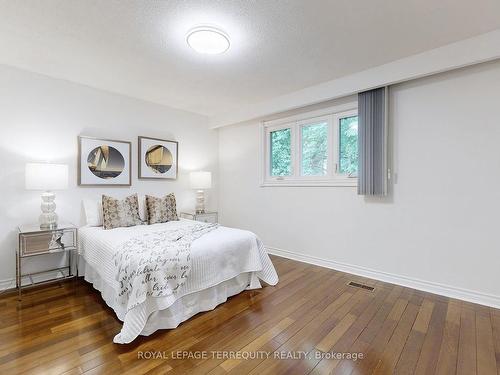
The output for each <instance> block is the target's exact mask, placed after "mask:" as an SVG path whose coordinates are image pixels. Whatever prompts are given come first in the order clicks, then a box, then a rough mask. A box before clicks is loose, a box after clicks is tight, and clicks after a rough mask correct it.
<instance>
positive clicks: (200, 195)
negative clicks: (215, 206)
mask: <svg viewBox="0 0 500 375" xmlns="http://www.w3.org/2000/svg"><path fill="white" fill-rule="evenodd" d="M189 179H190V181H191V188H192V189H196V213H197V214H203V213H205V192H204V189H210V188H211V187H212V172H203V171H199V172H191V173H190V174H189Z"/></svg>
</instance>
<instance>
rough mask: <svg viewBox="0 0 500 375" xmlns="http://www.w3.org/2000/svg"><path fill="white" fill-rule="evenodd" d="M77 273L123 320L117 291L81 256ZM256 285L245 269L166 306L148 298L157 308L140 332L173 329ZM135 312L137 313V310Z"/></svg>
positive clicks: (125, 339)
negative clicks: (230, 277) (99, 293)
mask: <svg viewBox="0 0 500 375" xmlns="http://www.w3.org/2000/svg"><path fill="white" fill-rule="evenodd" d="M78 273H79V275H80V276H82V275H83V277H84V279H85V281H87V282H89V283H91V284H92V285H93V287H94V288H95V289H97V290H98V291H99V292H101V295H102V298H103V299H104V301H105V302H106V304H107V305H108V306H109V307H111V308H112V309H113V310H114V311H115V313H116V315H117V317H118V319H120V320H121V321H124V317H125V313H126V311H125V309H124V307H123V306H120V305H119V304H117V303H116V300H117V299H116V295H117V291H116V290H115V289H114V288H113V287H112V286H110V285H109V283H106V281H105V280H104V279H103V278H101V276H100V275H99V273H97V272H96V271H95V270H94V269H93V268H92V266H90V265H89V264H88V263H87V262H85V259H83V257H81V256H80V257H79V262H78ZM257 288H261V284H260V282H259V279H258V277H257V276H256V273H255V272H245V273H241V274H239V275H238V276H236V277H234V278H232V279H229V280H226V281H223V282H221V283H219V284H217V285H214V286H212V287H209V288H206V289H203V290H200V291H196V292H193V293H190V294H186V295H183V296H182V297H179V298H178V299H177V300H176V301H175V302H174V303H173V304H171V305H170V306H168V307H166V308H162V306H161V305H162V298H161V297H160V298H154V299H152V300H153V302H152V303H156V304H157V305H158V311H155V312H153V313H152V314H151V315H150V316H149V317H147V322H146V325H145V326H144V327H143V328H142V331H141V333H140V334H141V335H143V336H149V335H151V334H152V333H154V332H156V331H157V330H159V329H172V328H176V327H177V326H179V324H181V323H182V322H184V321H186V320H188V319H189V318H191V317H192V316H194V315H196V314H198V313H200V312H204V311H210V310H213V309H214V308H215V307H217V306H218V305H220V304H221V303H224V302H226V301H227V299H228V298H229V297H231V296H234V295H236V294H238V293H241V292H242V291H243V290H245V289H257ZM130 313H134V310H132V311H130V312H129V314H130ZM137 313H138V314H140V312H139V311H138V312H137ZM127 319H129V318H127ZM141 319H142V317H141V316H137V324H140V321H141ZM135 320H136V319H132V321H135ZM126 336H127V335H125V336H124V337H121V339H118V340H117V339H116V338H115V342H117V343H126V342H130V341H131V340H130V341H129V338H128V337H126Z"/></svg>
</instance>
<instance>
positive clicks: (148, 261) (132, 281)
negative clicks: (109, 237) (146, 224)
mask: <svg viewBox="0 0 500 375" xmlns="http://www.w3.org/2000/svg"><path fill="white" fill-rule="evenodd" d="M217 227H218V224H205V223H195V224H192V225H189V226H185V227H181V228H178V229H176V230H173V231H158V232H149V233H143V234H140V235H137V236H134V237H132V238H130V239H129V240H127V241H125V242H124V243H122V244H120V245H119V246H118V249H117V251H116V253H115V256H114V264H115V267H116V268H117V273H116V275H117V281H118V282H119V284H120V290H119V293H118V299H119V302H120V303H122V304H126V305H127V310H130V309H132V308H134V307H135V306H137V305H139V304H141V303H143V302H144V301H145V300H146V298H147V297H160V296H169V295H172V294H175V293H177V291H178V290H179V289H180V288H181V287H182V285H184V284H185V282H186V279H187V278H188V277H189V272H190V270H191V244H192V243H193V241H194V240H196V239H198V238H200V237H201V236H203V235H204V234H206V233H208V232H211V231H213V230H214V229H217Z"/></svg>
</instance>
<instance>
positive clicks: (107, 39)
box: [0, 0, 500, 116]
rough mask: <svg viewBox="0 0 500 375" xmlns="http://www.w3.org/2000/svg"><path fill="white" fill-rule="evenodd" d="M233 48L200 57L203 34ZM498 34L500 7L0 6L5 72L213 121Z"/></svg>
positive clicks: (444, 0)
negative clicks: (223, 35)
mask: <svg viewBox="0 0 500 375" xmlns="http://www.w3.org/2000/svg"><path fill="white" fill-rule="evenodd" d="M204 23H210V24H215V25H218V26H220V27H221V28H222V29H224V30H225V31H226V32H227V33H228V34H229V35H230V37H231V43H232V45H231V48H230V49H229V51H228V52H226V53H225V54H222V55H217V56H204V55H198V54H196V53H195V52H194V51H192V50H190V49H189V48H188V47H187V45H186V42H185V34H186V32H187V30H188V29H190V28H192V27H193V26H196V25H198V24H204ZM497 28H500V1H498V0H475V1H471V0H440V1H436V0H375V1H374V0H371V1H369V0H260V1H251V0H226V1H200V0H198V1H189V0H185V1H180V0H178V1H174V0H172V1H148V0H141V1H129V0H120V1H118V0H105V1H103V0H38V1H35V0H0V46H1V47H0V63H1V64H7V65H12V66H17V67H20V68H23V69H27V70H31V71H35V72H39V73H43V74H47V75H49V76H53V77H57V78H63V79H67V80H70V81H74V82H78V83H83V84H86V85H89V86H92V87H97V88H100V89H104V90H108V91H112V92H117V93H121V94H125V95H128V96H132V97H136V98H141V99H145V100H149V101H153V102H157V103H162V104H166V105H169V106H171V107H176V108H180V109H185V110H188V111H192V112H197V113H201V114H204V115H209V116H210V115H214V114H218V113H223V112H227V111H230V110H232V109H234V108H238V107H241V106H251V105H252V103H256V102H260V101H265V100H266V99H269V98H272V97H275V96H278V95H282V94H286V93H288V92H291V91H294V90H298V89H301V88H304V87H307V86H311V85H314V84H317V83H320V82H324V81H327V80H330V79H334V78H338V77H341V76H344V75H347V74H350V73H354V72H357V71H360V70H364V69H367V68H370V67H373V66H377V65H381V64H384V63H386V62H389V61H393V60H396V59H399V58H402V57H406V56H409V55H412V54H415V53H419V52H422V51H425V50H428V49H432V48H435V47H439V46H442V45H445V44H448V43H451V42H454V41H457V40H461V39H465V38H468V37H471V36H475V35H478V34H482V33H485V32H488V31H491V30H493V29H497Z"/></svg>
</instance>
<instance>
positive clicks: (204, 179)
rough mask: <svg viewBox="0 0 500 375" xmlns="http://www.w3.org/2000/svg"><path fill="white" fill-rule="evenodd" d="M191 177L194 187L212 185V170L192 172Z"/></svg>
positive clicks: (205, 187)
mask: <svg viewBox="0 0 500 375" xmlns="http://www.w3.org/2000/svg"><path fill="white" fill-rule="evenodd" d="M189 179H190V182H191V188H193V189H210V188H211V187H212V172H202V171H199V172H191V173H190V174H189Z"/></svg>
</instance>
